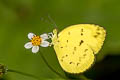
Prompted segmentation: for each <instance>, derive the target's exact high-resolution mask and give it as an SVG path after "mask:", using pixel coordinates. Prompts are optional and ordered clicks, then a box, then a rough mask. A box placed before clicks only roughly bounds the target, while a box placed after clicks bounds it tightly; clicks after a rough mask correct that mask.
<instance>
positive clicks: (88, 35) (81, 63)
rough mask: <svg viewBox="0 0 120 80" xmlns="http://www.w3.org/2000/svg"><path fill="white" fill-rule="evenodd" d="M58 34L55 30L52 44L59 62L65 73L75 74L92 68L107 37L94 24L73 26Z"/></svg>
mask: <svg viewBox="0 0 120 80" xmlns="http://www.w3.org/2000/svg"><path fill="white" fill-rule="evenodd" d="M57 33H58V32H57V29H54V30H53V37H52V44H53V46H54V50H55V52H56V55H57V58H58V61H59V63H60V65H61V67H62V68H63V70H64V71H65V72H68V73H74V74H77V73H82V72H84V71H86V70H87V69H89V68H90V67H91V65H92V64H93V63H94V60H95V54H97V53H98V52H99V50H100V49H101V47H102V45H103V42H104V40H105V36H106V31H105V29H104V28H103V27H100V26H98V25H94V24H77V25H72V26H69V27H67V28H65V29H64V30H62V31H61V32H60V33H59V34H57Z"/></svg>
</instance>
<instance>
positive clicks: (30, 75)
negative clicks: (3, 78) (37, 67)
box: [7, 69, 39, 80]
mask: <svg viewBox="0 0 120 80" xmlns="http://www.w3.org/2000/svg"><path fill="white" fill-rule="evenodd" d="M7 72H14V73H18V74H21V75H24V76H29V77H32V78H35V79H36V80H39V78H38V77H36V76H34V75H32V74H28V73H24V72H20V71H17V70H12V69H8V70H7Z"/></svg>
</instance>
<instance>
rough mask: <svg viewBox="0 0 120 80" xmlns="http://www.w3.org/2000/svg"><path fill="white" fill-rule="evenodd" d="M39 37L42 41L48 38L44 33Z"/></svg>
mask: <svg viewBox="0 0 120 80" xmlns="http://www.w3.org/2000/svg"><path fill="white" fill-rule="evenodd" d="M40 37H41V38H42V39H43V40H45V39H49V38H48V35H47V34H46V33H44V34H42V35H40Z"/></svg>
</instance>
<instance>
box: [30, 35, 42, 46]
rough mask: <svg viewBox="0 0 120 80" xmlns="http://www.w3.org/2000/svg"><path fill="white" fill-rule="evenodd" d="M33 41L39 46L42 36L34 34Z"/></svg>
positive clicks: (34, 44) (33, 43)
mask: <svg viewBox="0 0 120 80" xmlns="http://www.w3.org/2000/svg"><path fill="white" fill-rule="evenodd" d="M31 42H32V45H33V46H39V45H40V44H41V42H42V38H41V37H40V36H34V37H33V38H32V40H31Z"/></svg>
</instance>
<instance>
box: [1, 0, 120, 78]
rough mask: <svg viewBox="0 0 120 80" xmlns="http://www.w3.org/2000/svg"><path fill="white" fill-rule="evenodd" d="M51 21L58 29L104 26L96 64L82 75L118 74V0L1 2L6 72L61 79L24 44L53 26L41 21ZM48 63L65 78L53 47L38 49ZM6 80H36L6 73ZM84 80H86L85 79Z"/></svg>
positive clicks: (2, 54) (119, 63) (110, 75)
mask: <svg viewBox="0 0 120 80" xmlns="http://www.w3.org/2000/svg"><path fill="white" fill-rule="evenodd" d="M48 14H50V16H51V17H52V18H53V19H54V21H55V23H56V24H57V26H58V28H59V30H62V29H64V28H65V27H67V26H69V25H73V24H83V23H91V24H98V25H101V26H103V27H104V28H105V29H106V31H107V37H106V40H105V44H104V46H103V48H102V50H101V51H100V52H99V54H98V55H97V59H96V63H95V65H94V66H93V67H92V68H91V69H90V70H88V71H87V72H85V73H84V75H85V76H86V77H87V78H89V79H92V80H101V79H102V80H110V79H111V80H112V77H114V78H116V76H117V75H118V74H117V72H119V71H120V22H119V21H120V0H0V63H3V64H5V65H6V66H7V67H8V68H9V69H14V70H18V71H21V72H25V73H29V74H32V75H35V76H37V77H39V78H40V80H63V79H62V78H61V77H59V76H58V75H56V74H55V73H54V72H52V71H51V70H50V69H49V68H48V67H47V66H46V64H45V63H44V61H43V60H42V59H41V56H40V54H32V52H31V50H26V49H25V48H24V44H25V43H26V42H28V41H29V40H28V38H27V34H28V33H29V32H33V33H35V34H37V35H40V34H42V33H45V32H46V33H48V32H51V31H52V30H53V29H54V26H53V25H52V24H51V23H50V24H48V23H46V22H45V21H41V18H44V20H47V21H48V20H49V19H48V17H47V15H48ZM41 51H42V53H43V54H44V56H45V58H46V59H47V61H48V63H49V64H50V65H51V66H52V67H53V68H54V69H55V70H56V71H58V72H59V73H61V74H62V75H64V72H63V70H62V69H61V67H60V65H59V63H58V61H57V58H56V55H55V52H54V50H53V48H51V47H49V48H41ZM4 79H5V80H35V79H34V78H31V77H27V76H23V75H20V74H17V73H12V72H11V73H10V72H8V73H7V74H6V75H5V76H4ZM86 80H87V79H86Z"/></svg>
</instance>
